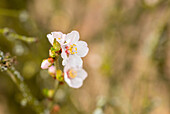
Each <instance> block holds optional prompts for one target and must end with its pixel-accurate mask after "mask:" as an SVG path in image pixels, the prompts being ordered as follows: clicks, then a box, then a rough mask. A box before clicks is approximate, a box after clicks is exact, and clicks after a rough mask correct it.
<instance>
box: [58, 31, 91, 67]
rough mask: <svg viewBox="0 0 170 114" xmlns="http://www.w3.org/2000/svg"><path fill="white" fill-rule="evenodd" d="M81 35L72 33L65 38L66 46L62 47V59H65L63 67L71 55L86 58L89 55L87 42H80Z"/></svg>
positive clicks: (75, 32)
mask: <svg viewBox="0 0 170 114" xmlns="http://www.w3.org/2000/svg"><path fill="white" fill-rule="evenodd" d="M78 40H79V33H78V32H77V31H72V32H71V33H68V34H67V35H66V36H65V41H64V44H63V45H62V46H61V47H62V53H61V57H62V58H63V62H62V64H63V65H66V63H67V59H68V57H69V56H70V55H78V56H79V57H84V56H86V55H87V53H88V51H89V48H88V47H87V43H86V42H85V41H78Z"/></svg>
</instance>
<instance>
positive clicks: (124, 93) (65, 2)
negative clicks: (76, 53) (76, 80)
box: [0, 0, 170, 114]
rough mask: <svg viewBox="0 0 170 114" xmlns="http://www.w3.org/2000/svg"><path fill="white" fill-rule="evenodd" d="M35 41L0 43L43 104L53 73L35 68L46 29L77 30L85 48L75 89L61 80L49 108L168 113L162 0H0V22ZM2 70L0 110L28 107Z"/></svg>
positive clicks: (168, 19)
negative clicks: (80, 81)
mask: <svg viewBox="0 0 170 114" xmlns="http://www.w3.org/2000/svg"><path fill="white" fill-rule="evenodd" d="M5 27H8V28H11V29H12V30H14V31H15V32H16V33H18V34H20V35H24V36H33V37H36V38H37V39H38V42H36V43H26V42H23V41H21V40H14V39H12V38H11V39H9V38H8V39H7V38H6V37H4V36H3V35H2V34H0V50H2V51H4V52H10V54H11V55H12V56H16V60H17V64H16V65H15V67H16V69H17V70H18V71H19V72H20V73H21V75H22V76H23V77H24V78H25V82H26V84H28V87H29V88H30V89H31V92H32V94H33V95H34V96H35V97H37V99H38V100H39V101H40V102H41V103H42V104H46V103H47V102H48V99H47V98H46V97H45V96H44V95H43V92H42V91H43V89H44V88H47V89H53V86H54V79H53V78H52V77H50V76H49V74H48V71H46V70H41V68H40V65H41V62H42V60H43V59H45V58H47V57H48V50H49V49H50V47H51V45H50V43H49V42H48V39H47V37H46V35H47V34H48V33H50V32H52V31H61V32H63V33H69V32H71V31H72V30H77V31H79V32H80V39H81V40H84V41H86V42H88V46H89V48H90V51H89V53H88V55H87V56H86V57H84V58H83V60H84V68H85V70H86V71H87V72H88V78H87V79H86V80H85V81H84V85H83V86H82V87H81V88H80V89H72V88H70V87H68V86H67V84H64V85H62V86H60V87H59V89H58V91H57V94H56V96H55V103H56V110H57V112H55V113H56V114H170V70H169V69H170V42H169V39H170V1H169V0H0V28H5ZM34 113H35V112H34V110H32V108H30V106H28V105H27V103H25V101H24V98H23V97H22V95H21V93H20V91H19V90H18V88H17V87H16V85H15V84H14V83H13V82H12V80H11V79H10V77H9V76H8V75H7V73H6V72H0V114H34Z"/></svg>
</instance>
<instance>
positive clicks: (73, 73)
mask: <svg viewBox="0 0 170 114" xmlns="http://www.w3.org/2000/svg"><path fill="white" fill-rule="evenodd" d="M68 76H69V77H70V78H75V77H76V76H77V72H76V71H75V70H73V69H70V70H69V71H68Z"/></svg>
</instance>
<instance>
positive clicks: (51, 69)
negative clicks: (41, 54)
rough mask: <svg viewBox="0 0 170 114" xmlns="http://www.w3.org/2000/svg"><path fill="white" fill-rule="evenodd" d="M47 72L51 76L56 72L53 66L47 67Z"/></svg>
mask: <svg viewBox="0 0 170 114" xmlns="http://www.w3.org/2000/svg"><path fill="white" fill-rule="evenodd" d="M48 73H49V74H50V75H51V76H55V74H56V69H55V66H51V67H50V68H49V69H48Z"/></svg>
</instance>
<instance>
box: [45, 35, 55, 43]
mask: <svg viewBox="0 0 170 114" xmlns="http://www.w3.org/2000/svg"><path fill="white" fill-rule="evenodd" d="M47 38H48V40H49V42H50V43H51V45H53V42H54V37H53V36H52V35H51V34H47Z"/></svg>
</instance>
